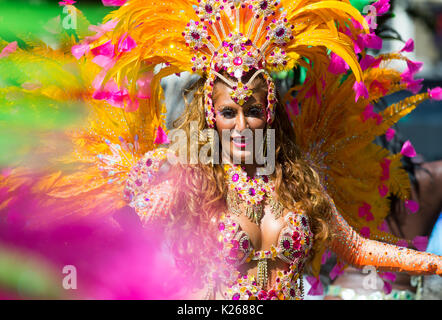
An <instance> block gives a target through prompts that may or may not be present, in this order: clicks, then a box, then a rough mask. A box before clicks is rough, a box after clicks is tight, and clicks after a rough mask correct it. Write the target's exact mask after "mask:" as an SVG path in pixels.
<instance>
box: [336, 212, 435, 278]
mask: <svg viewBox="0 0 442 320" xmlns="http://www.w3.org/2000/svg"><path fill="white" fill-rule="evenodd" d="M332 205H333V211H334V212H333V217H332V220H331V225H330V226H331V231H332V233H333V235H332V237H331V239H330V240H329V243H328V246H329V247H330V249H331V250H333V251H334V252H335V253H336V254H337V255H338V257H340V258H341V259H343V260H344V261H346V262H347V263H348V264H350V265H353V266H355V267H357V268H362V267H363V266H374V267H376V268H377V269H378V270H379V271H393V272H407V273H409V274H412V275H420V274H438V275H442V257H440V256H437V255H433V254H430V253H425V252H419V251H415V250H411V249H407V248H402V247H398V246H395V245H391V244H387V243H383V242H379V241H375V240H369V239H365V238H363V237H362V236H360V235H359V234H358V233H357V232H355V231H354V230H353V229H352V228H351V227H350V226H349V225H348V223H347V222H346V221H345V220H344V218H343V217H342V216H341V215H340V214H339V213H338V211H337V210H336V207H335V206H334V204H333V203H332Z"/></svg>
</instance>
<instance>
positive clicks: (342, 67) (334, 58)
mask: <svg viewBox="0 0 442 320" xmlns="http://www.w3.org/2000/svg"><path fill="white" fill-rule="evenodd" d="M330 58H331V59H330V65H329V66H328V71H329V72H331V73H333V74H341V73H347V71H348V70H349V69H350V66H349V65H348V64H347V62H345V60H344V59H342V58H341V57H340V56H338V55H337V54H335V53H332V54H331V55H330Z"/></svg>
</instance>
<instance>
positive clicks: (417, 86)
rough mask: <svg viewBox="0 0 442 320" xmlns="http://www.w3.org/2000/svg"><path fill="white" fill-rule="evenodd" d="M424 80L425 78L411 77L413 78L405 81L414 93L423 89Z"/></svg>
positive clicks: (408, 88)
mask: <svg viewBox="0 0 442 320" xmlns="http://www.w3.org/2000/svg"><path fill="white" fill-rule="evenodd" d="M423 81H424V79H417V80H415V79H411V80H406V81H405V83H406V85H407V90H409V91H411V92H412V93H413V94H418V93H419V91H421V89H422V87H423V85H422V82H423Z"/></svg>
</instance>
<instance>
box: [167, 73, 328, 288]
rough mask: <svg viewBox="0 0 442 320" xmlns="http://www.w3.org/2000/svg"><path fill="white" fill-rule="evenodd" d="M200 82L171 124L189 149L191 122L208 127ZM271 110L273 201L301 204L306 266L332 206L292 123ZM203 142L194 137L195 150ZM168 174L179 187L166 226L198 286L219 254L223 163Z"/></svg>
mask: <svg viewBox="0 0 442 320" xmlns="http://www.w3.org/2000/svg"><path fill="white" fill-rule="evenodd" d="M204 82H205V79H203V78H202V79H200V80H198V81H197V82H196V83H194V84H193V85H192V86H191V87H190V88H189V89H188V90H186V91H185V93H184V99H185V104H186V107H185V111H184V113H183V114H182V116H181V117H180V118H179V119H178V120H176V121H175V122H174V127H175V128H178V129H181V130H184V131H185V132H186V133H187V135H186V136H187V137H188V141H187V143H188V148H187V150H189V149H190V148H189V146H190V139H191V133H190V123H191V122H196V123H198V130H200V131H202V130H204V129H207V128H208V127H207V125H206V118H205V113H204V99H205V96H204ZM254 82H255V83H253V85H254V87H255V88H256V87H258V86H259V85H264V86H265V88H266V83H265V80H264V79H263V78H261V77H257V78H256V79H255V81H254ZM192 93H193V99H192V100H191V101H190V102H189V101H188V99H187V98H188V96H189V95H192ZM275 112H276V114H275V120H274V123H273V124H272V127H273V128H274V129H275V157H276V161H275V171H274V173H273V174H272V178H273V180H274V182H275V190H276V194H277V197H278V200H279V202H280V203H281V204H282V205H283V206H284V208H286V209H287V210H295V209H296V208H297V207H298V206H300V207H301V208H302V210H304V211H305V213H306V214H307V215H308V217H309V220H310V225H311V228H312V232H313V234H314V235H315V238H314V239H315V241H314V248H313V254H311V255H310V257H309V260H308V263H307V267H308V266H309V265H310V263H309V262H311V260H312V258H313V256H314V254H315V252H317V251H318V250H317V248H318V246H320V245H321V244H322V243H323V242H324V241H325V240H326V239H327V238H328V236H329V228H328V221H329V219H330V217H331V214H332V211H331V206H330V203H329V202H328V200H327V198H326V197H325V196H324V193H323V192H324V191H323V188H322V186H321V184H320V179H319V176H318V174H317V173H316V171H315V170H314V169H313V168H312V167H311V166H310V165H309V164H308V163H307V162H306V161H304V160H303V158H302V155H301V152H300V150H299V149H298V147H297V146H296V137H295V135H294V131H293V128H292V127H291V124H290V121H289V119H288V116H287V115H286V112H285V109H284V107H283V105H282V104H281V103H280V102H278V103H277V105H276V111H275ZM197 140H198V141H199V139H197ZM205 143H206V142H201V141H199V142H198V151H199V150H200V148H201V147H202V146H203V145H204V144H205ZM188 156H189V157H190V155H188ZM170 175H171V176H172V177H174V179H176V181H179V185H180V187H179V188H175V191H174V192H175V194H173V195H171V196H173V197H174V199H176V201H175V203H174V208H173V209H172V213H171V219H170V220H169V223H168V226H167V228H166V230H168V231H169V235H168V236H169V237H170V238H171V240H172V241H171V243H172V249H173V251H174V253H175V256H176V262H177V264H178V267H180V268H182V270H183V271H184V272H185V274H186V276H188V277H191V278H192V279H193V280H194V281H196V282H197V283H200V284H201V285H202V284H203V281H202V280H204V279H203V278H202V277H204V275H205V274H206V272H207V271H208V269H210V266H213V265H214V264H216V263H217V261H218V260H216V258H219V257H215V256H214V252H217V251H216V250H217V249H218V248H217V245H218V242H217V235H218V228H217V227H218V224H217V221H218V219H219V217H220V215H221V214H222V213H223V212H225V211H226V210H227V207H226V201H225V199H226V195H227V188H226V186H225V181H224V170H223V167H222V164H214V165H205V164H201V163H198V164H195V165H183V164H177V165H175V166H173V167H172V168H171V172H170ZM218 251H219V249H218ZM195 253H197V254H195Z"/></svg>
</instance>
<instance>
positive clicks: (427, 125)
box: [0, 0, 442, 161]
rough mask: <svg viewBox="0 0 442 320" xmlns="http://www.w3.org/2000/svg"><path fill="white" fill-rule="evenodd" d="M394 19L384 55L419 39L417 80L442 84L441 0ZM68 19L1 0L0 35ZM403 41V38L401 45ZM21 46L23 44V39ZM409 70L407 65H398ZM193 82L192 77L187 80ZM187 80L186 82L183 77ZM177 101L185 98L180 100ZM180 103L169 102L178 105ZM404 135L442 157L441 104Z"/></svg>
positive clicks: (404, 10)
mask: <svg viewBox="0 0 442 320" xmlns="http://www.w3.org/2000/svg"><path fill="white" fill-rule="evenodd" d="M351 2H352V3H353V5H354V6H356V7H358V9H361V10H362V8H363V7H364V6H365V5H366V3H367V2H369V1H367V0H352V1H351ZM391 4H392V10H391V14H390V15H386V16H384V17H382V18H381V19H379V21H378V24H380V25H381V26H382V28H383V29H384V30H385V34H384V39H385V40H388V38H394V39H393V40H391V41H384V48H383V50H382V52H391V51H394V50H400V49H401V48H402V46H403V41H407V40H408V39H410V38H413V39H414V40H415V44H416V49H415V52H414V53H410V58H411V59H412V60H415V61H422V62H424V68H423V70H422V72H420V74H418V75H417V76H418V78H424V79H425V80H424V88H423V89H422V91H424V90H427V88H428V87H435V86H441V85H442V0H400V1H398V0H391ZM75 5H76V7H77V8H78V9H80V10H81V11H83V13H84V14H85V16H86V17H87V18H88V19H89V21H90V22H91V23H92V24H98V23H99V22H100V21H101V20H102V19H103V17H104V16H105V15H106V14H107V13H109V12H110V11H112V10H113V9H114V7H109V6H108V7H105V6H103V4H102V2H101V1H100V0H80V1H77V3H76V4H75ZM57 16H61V17H63V16H64V13H63V7H60V6H59V5H58V1H55V0H54V1H48V0H17V1H14V2H10V1H6V0H0V37H1V38H3V39H4V40H6V41H8V42H11V41H15V40H17V39H16V35H17V34H25V33H32V34H34V35H40V36H41V38H43V39H45V38H47V37H49V36H50V28H51V22H50V21H51V19H54V18H55V17H57ZM398 39H402V40H403V41H400V40H398ZM18 44H19V46H20V45H23V43H21V40H19V42H18ZM397 67H398V68H399V69H401V68H402V69H403V70H405V65H398V66H397ZM184 78H185V79H186V80H188V77H187V76H185V77H184ZM181 80H184V79H181ZM182 82H183V81H180V82H179V83H175V82H174V81H173V80H171V82H170V84H169V88H168V89H171V91H175V90H176V89H180V88H181V87H182ZM407 95H410V93H408V92H400V93H397V94H395V95H392V96H390V97H388V99H386V102H387V103H388V104H390V103H392V102H394V101H397V100H399V99H401V98H403V97H405V96H407ZM177 98H178V99H180V98H181V96H179V97H177ZM176 102H177V101H176V99H171V101H167V103H168V104H169V103H170V104H171V105H177V104H176ZM179 113H180V108H178V110H173V111H172V115H171V117H168V121H167V122H168V126H170V125H171V122H172V120H173V118H176V117H177V116H178V114H179ZM397 127H398V131H399V136H400V137H402V138H403V139H405V140H407V139H409V140H411V142H412V143H413V145H414V146H415V148H416V150H417V152H418V153H419V154H420V155H422V157H423V158H424V159H425V160H427V161H433V160H438V159H442V143H441V142H440V140H441V138H442V105H441V103H440V102H439V103H436V102H426V103H424V104H422V105H421V106H420V107H419V108H417V110H415V111H414V112H412V113H411V114H410V115H409V116H407V117H405V118H404V119H402V120H401V121H400V122H399V123H398V126H397Z"/></svg>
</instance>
